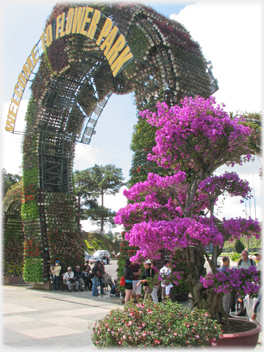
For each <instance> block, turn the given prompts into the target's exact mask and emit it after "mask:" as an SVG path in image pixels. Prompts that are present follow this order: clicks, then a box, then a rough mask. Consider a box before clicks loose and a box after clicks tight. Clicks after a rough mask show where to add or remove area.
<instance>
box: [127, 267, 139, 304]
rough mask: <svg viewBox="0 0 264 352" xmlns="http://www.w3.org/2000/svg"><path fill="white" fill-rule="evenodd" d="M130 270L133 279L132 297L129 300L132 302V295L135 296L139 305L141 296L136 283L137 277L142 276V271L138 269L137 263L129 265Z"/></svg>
mask: <svg viewBox="0 0 264 352" xmlns="http://www.w3.org/2000/svg"><path fill="white" fill-rule="evenodd" d="M129 267H130V269H131V270H132V272H133V274H134V278H133V283H132V284H133V285H132V295H131V299H132V300H133V298H134V297H133V295H134V294H135V295H136V298H137V303H139V298H140V295H141V284H140V285H138V286H137V284H138V282H139V275H141V274H142V270H141V268H140V264H138V263H134V262H132V263H131V264H130V266H129Z"/></svg>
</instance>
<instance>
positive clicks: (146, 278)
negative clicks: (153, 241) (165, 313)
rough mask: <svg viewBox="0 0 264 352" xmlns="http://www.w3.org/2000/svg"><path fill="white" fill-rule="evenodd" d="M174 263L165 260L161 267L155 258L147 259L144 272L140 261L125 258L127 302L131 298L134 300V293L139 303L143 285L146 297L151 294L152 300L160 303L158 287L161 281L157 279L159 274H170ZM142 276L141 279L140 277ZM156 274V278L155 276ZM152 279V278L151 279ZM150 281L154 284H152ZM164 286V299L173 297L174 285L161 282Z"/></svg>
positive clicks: (162, 286)
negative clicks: (134, 261)
mask: <svg viewBox="0 0 264 352" xmlns="http://www.w3.org/2000/svg"><path fill="white" fill-rule="evenodd" d="M171 265H172V263H171V262H170V261H169V260H165V263H164V266H163V268H161V269H160V271H159V269H158V268H157V266H156V263H155V260H150V259H148V260H146V261H145V262H144V263H143V266H144V270H143V273H142V270H141V266H140V264H138V263H133V262H130V260H129V258H127V259H126V260H125V267H124V279H125V304H127V303H128V302H129V301H130V300H134V295H135V296H136V300H137V302H138V303H139V298H140V296H141V290H142V287H143V291H144V299H147V298H148V296H151V298H152V300H153V301H154V302H155V303H158V301H159V299H158V288H159V283H158V280H157V277H158V275H156V274H159V273H160V274H161V275H164V276H168V275H170V273H171ZM140 276H141V279H140ZM155 276H156V280H155V278H154V277H155ZM151 279H152V280H151ZM150 281H152V284H151V285H150ZM161 288H162V295H161V296H162V300H164V299H165V298H169V297H172V296H173V295H172V294H171V291H173V285H172V284H170V283H165V281H163V282H162V283H161Z"/></svg>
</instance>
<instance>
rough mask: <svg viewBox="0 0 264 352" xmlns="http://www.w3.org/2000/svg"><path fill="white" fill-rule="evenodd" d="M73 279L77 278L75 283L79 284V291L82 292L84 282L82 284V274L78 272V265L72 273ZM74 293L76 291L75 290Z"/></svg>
mask: <svg viewBox="0 0 264 352" xmlns="http://www.w3.org/2000/svg"><path fill="white" fill-rule="evenodd" d="M74 277H76V278H77V281H78V282H79V284H80V291H83V288H84V282H83V279H82V273H81V270H80V266H79V265H77V266H76V270H75V271H74ZM75 291H78V290H77V289H75Z"/></svg>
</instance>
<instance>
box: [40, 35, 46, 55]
mask: <svg viewBox="0 0 264 352" xmlns="http://www.w3.org/2000/svg"><path fill="white" fill-rule="evenodd" d="M44 36H45V32H43V33H42V34H41V36H40V38H41V42H42V50H43V53H44V51H45V50H46V45H45V37H44Z"/></svg>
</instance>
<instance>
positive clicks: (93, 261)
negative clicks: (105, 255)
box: [89, 255, 101, 264]
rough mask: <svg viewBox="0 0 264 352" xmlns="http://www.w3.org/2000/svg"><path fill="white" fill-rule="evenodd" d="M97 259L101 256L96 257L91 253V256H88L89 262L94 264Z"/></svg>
mask: <svg viewBox="0 0 264 352" xmlns="http://www.w3.org/2000/svg"><path fill="white" fill-rule="evenodd" d="M98 260H101V258H99V257H96V256H94V255H92V256H91V257H90V258H89V262H90V263H91V264H94V263H95V262H97V261H98Z"/></svg>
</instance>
